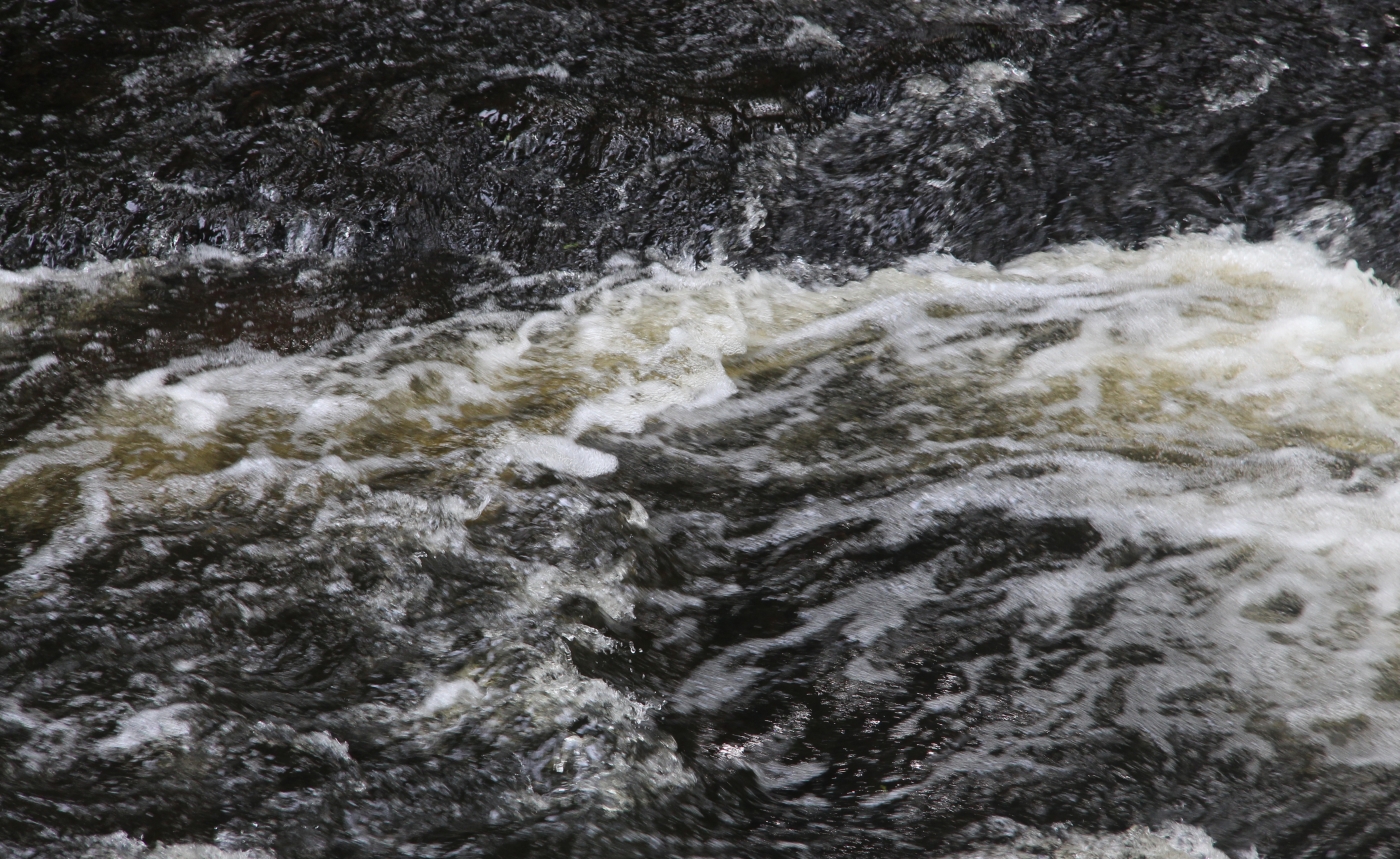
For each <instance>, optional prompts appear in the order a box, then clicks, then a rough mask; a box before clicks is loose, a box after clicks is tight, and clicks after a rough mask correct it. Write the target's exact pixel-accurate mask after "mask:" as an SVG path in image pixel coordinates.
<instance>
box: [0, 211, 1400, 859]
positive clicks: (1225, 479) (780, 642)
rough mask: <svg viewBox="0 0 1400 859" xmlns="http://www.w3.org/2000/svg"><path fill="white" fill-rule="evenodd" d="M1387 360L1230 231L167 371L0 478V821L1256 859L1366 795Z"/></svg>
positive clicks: (616, 268) (1395, 638)
mask: <svg viewBox="0 0 1400 859" xmlns="http://www.w3.org/2000/svg"><path fill="white" fill-rule="evenodd" d="M203 264H204V265H206V266H230V265H232V266H236V265H238V264H239V261H238V260H229V259H225V258H217V259H215V260H212V261H206V262H204V263H203ZM306 276H307V275H306V273H305V272H303V277H306ZM56 277H58V275H56V274H54V273H52V272H42V271H41V272H35V273H32V274H31V275H28V276H25V277H14V278H12V281H11V289H12V290H13V292H12V298H11V301H12V304H11V307H12V308H22V307H23V306H24V304H25V299H26V296H27V295H29V293H30V292H32V291H35V290H50V291H52V290H54V289H56V288H57V287H56V286H55V285H54V283H53V280H54V278H56ZM63 277H65V278H68V279H69V280H71V281H74V282H79V281H82V280H83V279H84V277H86V278H88V281H89V289H88V290H87V291H85V292H82V291H81V290H80V292H81V293H82V295H83V296H84V301H76V300H75V301H74V302H73V303H72V304H71V307H72V308H73V309H72V310H71V312H72V313H74V314H79V315H82V314H95V315H100V314H102V312H103V307H104V306H105V305H106V304H107V303H109V302H111V301H113V300H117V298H115V297H114V296H115V295H118V294H119V290H118V289H117V288H116V287H115V286H113V285H112V284H113V283H114V281H113V277H115V275H113V274H112V272H110V271H107V270H100V271H96V272H90V273H88V274H87V275H83V274H76V273H75V274H67V275H63ZM104 277H105V281H104ZM117 280H120V278H119V277H117ZM103 283H106V284H107V287H106V291H105V292H104V291H103V286H102V284H103ZM98 348H101V347H98ZM49 363H52V361H47V362H46V361H45V360H43V359H40V360H36V361H35V362H34V363H33V367H32V368H31V369H30V370H29V371H28V372H30V373H32V374H42V373H44V372H45V369H46V367H47V365H48V364H49ZM1397 364H1400V305H1397V302H1396V299H1395V297H1394V295H1393V293H1392V292H1391V290H1390V289H1389V287H1386V286H1385V285H1383V284H1381V283H1379V282H1377V281H1376V280H1375V279H1374V278H1373V277H1372V276H1370V275H1369V274H1366V273H1363V272H1361V271H1360V270H1358V269H1357V268H1356V266H1355V265H1354V264H1351V265H1348V266H1345V267H1343V266H1338V265H1335V264H1332V263H1329V261H1328V260H1327V259H1326V258H1325V257H1324V256H1323V255H1322V254H1321V253H1320V252H1319V251H1317V250H1316V249H1315V248H1313V247H1312V246H1311V245H1308V244H1305V243H1302V242H1298V241H1294V240H1279V241H1276V242H1272V243H1264V244H1247V243H1245V242H1243V241H1242V240H1240V239H1239V238H1238V237H1237V236H1232V235H1229V234H1226V233H1222V234H1217V235H1212V236H1188V237H1181V238H1176V239H1170V240H1163V241H1160V242H1158V243H1156V244H1154V245H1152V246H1151V247H1148V248H1145V249H1143V250H1138V251H1121V250H1114V249H1111V248H1109V247H1106V246H1103V245H1098V244H1088V245H1081V246H1077V247H1073V248H1067V249H1063V250H1057V251H1052V252H1047V253H1043V254H1037V255H1033V256H1030V257H1025V258H1022V259H1020V260H1016V261H1014V262H1012V263H1009V264H1007V265H1005V266H1002V267H1001V268H993V267H991V266H988V265H980V266H970V265H965V264H962V263H959V262H957V261H956V260H954V259H952V258H949V257H943V256H937V255H933V256H924V257H916V258H911V259H909V260H907V261H906V262H905V263H904V264H903V265H902V266H900V267H898V268H894V269H886V270H881V271H878V272H875V273H873V274H872V275H870V276H869V277H867V278H866V279H864V280H861V281H857V282H852V283H848V284H844V285H840V286H834V287H818V288H812V287H802V286H799V285H797V284H795V283H794V282H792V281H791V280H789V279H787V278H785V277H782V276H779V275H777V274H773V273H761V272H753V273H749V274H746V275H745V274H740V273H737V272H735V271H733V270H731V269H728V268H726V267H724V266H721V265H717V264H711V265H708V266H703V267H699V268H696V267H694V266H693V265H691V264H686V263H682V262H675V263H670V264H664V263H653V264H648V265H641V264H638V263H637V262H635V261H633V260H630V259H616V260H614V261H613V262H612V270H611V273H610V274H608V275H606V276H605V277H602V278H600V279H598V280H597V281H596V282H594V283H592V284H590V285H587V286H585V287H584V288H581V289H579V290H578V291H576V292H574V293H572V294H570V295H569V296H568V297H567V298H565V299H564V300H563V301H562V302H561V303H560V306H559V308H558V309H556V310H550V311H545V312H538V313H533V314H531V313H525V312H510V311H501V310H494V311H493V310H490V309H489V308H486V307H478V308H476V309H474V310H471V311H468V312H463V313H461V314H458V315H455V316H451V317H449V318H446V319H443V320H441V321H439V322H435V323H430V324H419V325H398V326H390V327H387V328H384V329H382V330H377V331H374V332H372V333H368V334H363V335H359V336H345V337H342V338H339V339H331V340H328V341H326V342H324V343H322V344H320V345H319V346H317V347H315V348H312V349H309V350H306V351H301V352H291V353H288V354H278V353H276V352H270V351H265V350H258V349H254V348H251V347H248V346H246V345H240V344H234V345H230V346H227V347H224V348H220V349H212V350H208V351H202V352H198V353H197V354H195V355H193V356H190V357H184V358H179V359H176V360H173V361H171V362H170V363H168V364H164V365H162V366H159V367H157V368H154V369H151V370H148V371H145V372H143V373H139V374H136V375H134V376H131V377H127V378H119V379H114V380H112V381H110V382H108V383H107V384H106V385H105V387H103V388H102V390H101V392H100V394H98V395H96V396H95V397H93V398H92V401H91V402H90V403H88V404H86V405H85V406H83V407H82V408H79V409H77V410H75V411H74V412H73V413H71V414H69V415H67V416H65V417H64V418H63V419H62V420H60V421H57V422H55V423H53V424H51V425H49V426H48V427H46V428H44V429H42V430H39V431H35V432H32V433H31V434H29V436H28V437H27V438H26V439H25V440H24V441H23V442H22V443H21V444H19V445H17V446H16V447H15V448H14V449H13V450H11V451H10V452H9V453H8V454H7V455H6V458H5V463H4V466H3V470H0V493H2V494H0V498H2V499H3V510H4V513H5V517H6V521H7V522H8V523H13V530H12V531H11V533H12V534H17V535H20V536H19V538H18V539H14V538H13V537H12V543H13V544H14V546H13V549H12V551H13V554H14V557H15V559H16V561H15V569H14V571H13V572H11V573H10V574H8V576H7V577H6V579H5V585H6V590H5V599H6V608H7V620H6V625H5V656H4V659H5V663H4V665H5V670H4V676H5V678H6V688H5V699H4V700H5V704H4V709H3V711H0V712H3V719H4V721H3V724H4V726H5V733H4V738H5V743H6V748H7V754H6V758H5V762H4V778H3V780H0V786H2V789H3V790H4V796H3V803H0V808H3V814H4V815H5V818H6V821H7V826H8V828H9V831H10V832H11V833H14V834H15V835H18V836H19V837H20V838H21V839H23V840H26V841H29V840H32V839H33V836H34V834H36V833H42V832H44V831H48V832H51V833H53V835H54V836H62V835H63V834H64V833H67V838H68V839H69V840H63V839H62V838H61V839H60V841H59V842H58V843H60V844H66V845H67V846H66V847H64V848H62V849H67V850H76V849H79V845H84V844H85V845H88V846H87V847H86V848H83V849H89V850H91V851H96V852H95V853H94V855H106V854H103V853H102V852H101V851H103V850H107V851H109V852H111V851H116V853H115V854H113V855H124V854H122V853H121V851H123V850H125V851H127V853H131V855H137V854H139V853H140V850H141V849H142V848H140V847H139V845H138V844H137V843H136V842H134V841H130V840H123V839H133V838H137V837H140V838H144V839H146V841H148V842H150V843H152V844H154V843H156V842H171V841H176V840H184V839H187V838H189V837H190V836H192V835H199V836H201V839H200V840H204V839H208V840H209V841H212V842H213V843H216V844H219V845H222V846H223V847H224V848H227V849H249V850H256V849H271V850H275V851H277V852H278V854H279V855H288V856H300V855H322V854H325V853H326V851H332V853H331V854H329V855H339V854H337V853H335V851H339V853H340V854H346V851H349V853H348V854H346V855H358V854H357V853H356V851H359V852H360V853H364V854H366V855H377V854H378V853H379V852H385V851H389V852H393V851H395V850H397V851H400V852H401V853H402V854H405V855H424V856H435V855H449V854H450V855H458V853H453V852H452V851H458V852H460V851H462V850H465V851H467V852H466V853H464V854H461V855H475V853H477V852H483V851H484V852H486V853H491V854H510V853H512V852H513V851H517V852H518V851H522V850H523V851H525V852H527V853H532V854H533V853H536V852H541V851H543V852H546V853H548V852H556V851H558V852H569V851H572V852H575V853H578V854H580V855H628V854H633V853H635V854H638V855H655V854H670V853H675V854H677V855H710V854H714V855H733V854H734V853H736V852H738V853H743V854H746V855H769V854H772V855H785V854H786V853H790V852H794V851H797V852H805V853H816V854H820V855H825V854H827V853H833V852H838V851H841V852H846V851H850V850H865V851H875V852H879V853H884V854H892V853H900V852H905V851H911V850H913V851H917V850H920V849H934V850H937V851H943V852H950V851H956V850H960V849H973V848H974V847H976V845H978V844H986V843H998V844H1001V845H1002V846H1000V847H998V848H996V849H999V850H1011V851H1013V852H1014V851H1018V850H1019V851H1023V852H1028V853H1031V854H1034V853H1037V852H1047V851H1054V850H1059V851H1060V852H1064V851H1076V850H1080V851H1082V850H1087V851H1089V852H1090V853H1092V854H1094V855H1098V854H1099V853H1102V852H1104V851H1108V852H1109V853H1112V851H1114V850H1132V849H1137V850H1145V849H1148V848H1146V847H1142V846H1141V845H1139V847H1137V848H1133V847H1131V846H1124V842H1121V841H1113V842H1109V845H1110V846H1104V845H1103V844H1099V843H1098V842H1094V841H1093V839H1092V837H1089V836H1087V835H1071V834H1068V833H1067V832H1060V831H1058V830H1055V829H1053V826H1054V825H1056V824H1059V825H1064V824H1070V825H1077V826H1079V827H1081V828H1082V829H1083V831H1085V832H1093V831H1096V830H1100V829H1102V828H1105V827H1107V828H1109V829H1115V828H1118V827H1122V826H1127V825H1129V824H1134V823H1148V824H1151V823H1158V824H1163V823H1166V822H1168V821H1171V820H1177V819H1186V820H1190V821H1192V822H1195V823H1202V824H1205V825H1206V826H1207V829H1208V831H1211V832H1212V834H1214V835H1215V836H1216V837H1217V838H1218V839H1222V840H1223V841H1225V842H1228V843H1231V844H1234V845H1235V846H1236V847H1237V848H1239V849H1244V848H1247V847H1249V846H1250V845H1251V844H1254V843H1256V842H1266V843H1267V842H1272V843H1273V844H1275V845H1277V846H1278V849H1280V850H1281V851H1283V850H1290V849H1298V848H1297V847H1296V846H1294V845H1296V844H1298V843H1302V844H1304V845H1307V844H1308V843H1310V842H1313V841H1318V840H1321V838H1322V837H1324V834H1319V833H1318V832H1316V831H1314V829H1313V828H1312V827H1315V826H1316V825H1317V824H1316V820H1315V818H1316V816H1317V815H1316V812H1315V811H1314V808H1315V807H1316V806H1317V805H1318V804H1319V803H1325V802H1335V801H1337V799H1341V798H1343V797H1345V798H1347V800H1348V801H1354V802H1356V803H1357V806H1358V807H1357V808H1356V810H1355V811H1354V812H1349V811H1347V810H1345V809H1337V810H1334V811H1333V812H1332V813H1331V814H1330V815H1329V816H1328V817H1329V818H1335V817H1340V818H1342V820H1343V821H1345V822H1344V823H1338V822H1337V821H1335V820H1331V819H1329V820H1328V821H1327V823H1328V825H1331V826H1343V825H1345V826H1352V827H1363V826H1364V816H1367V815H1369V814H1373V813H1374V811H1373V808H1374V806H1375V804H1376V803H1384V802H1389V801H1392V800H1391V798H1392V796H1393V790H1394V788H1391V787H1388V786H1387V785H1388V783H1389V778H1390V777H1389V776H1387V775H1386V774H1387V773H1390V772H1392V771H1393V770H1394V768H1396V767H1397V766H1400V704H1397V703H1396V702H1397V701H1400V628H1397V626H1400V621H1398V620H1397V618H1400V586H1397V580H1396V579H1395V577H1394V574H1393V568H1392V564H1393V558H1394V557H1395V555H1396V551H1397V548H1400V507H1397V503H1396V500H1395V499H1396V497H1397V493H1400V487H1398V486H1397V480H1396V472H1397V469H1396V465H1397V462H1400V459H1397V453H1400V450H1398V448H1400V429H1398V428H1400V373H1397ZM1366 803H1370V804H1371V808H1367V807H1366ZM1353 816H1356V817H1360V818H1361V819H1358V820H1352V818H1353ZM1026 826H1031V827H1032V828H1031V829H1026ZM1035 827H1040V828H1035ZM1045 827H1051V828H1050V829H1045ZM26 832H27V836H26V835H25V834H22V833H26ZM83 833H86V836H87V840H84V837H82V834H83ZM112 833H126V834H125V835H121V834H112ZM94 836H109V837H107V838H106V839H105V840H103V839H102V838H97V839H96V840H92V837H94ZM74 837H77V840H71V839H72V838H74ZM1086 837H1089V841H1087V842H1086V841H1083V839H1084V838H1086ZM1095 837H1096V836H1095ZM1126 837H1128V838H1129V839H1130V840H1131V839H1133V838H1136V839H1138V840H1139V841H1141V840H1142V839H1148V840H1149V841H1151V839H1154V838H1155V839H1157V841H1155V842H1152V844H1153V845H1157V846H1152V847H1151V849H1153V850H1157V849H1160V850H1169V849H1178V847H1180V845H1178V847H1171V844H1172V843H1174V842H1172V841H1171V839H1173V838H1175V839H1177V840H1178V841H1180V840H1181V839H1186V840H1185V841H1183V842H1181V843H1183V844H1187V845H1188V846H1189V845H1192V844H1194V845H1196V846H1195V847H1190V849H1187V850H1186V852H1187V853H1188V854H1189V855H1204V854H1202V853H1201V851H1207V852H1208V851H1209V849H1212V848H1211V847H1210V842H1209V839H1207V840H1205V841H1204V842H1202V841H1201V838H1202V837H1203V836H1200V835H1193V834H1192V832H1191V831H1188V830H1162V831H1161V832H1160V833H1159V834H1157V835H1149V834H1147V833H1146V831H1145V830H1142V831H1139V830H1134V831H1133V833H1131V834H1130V835H1129V836H1126ZM1325 837H1335V836H1330V835H1326V836H1325ZM1347 837H1350V838H1353V839H1364V838H1365V834H1364V833H1360V834H1348V836H1347ZM1018 839H1019V840H1018ZM1074 839H1080V840H1079V841H1076V840H1074ZM1023 842H1024V843H1023ZM1157 842H1160V845H1158V844H1157ZM1047 844H1048V846H1046V845H1047ZM1086 844H1087V845H1089V846H1085V845H1086ZM1095 844H1098V846H1094V845H1095ZM1076 845H1078V846H1076ZM977 849H983V850H985V849H991V848H987V847H982V848H977ZM1181 849H1186V848H1181ZM132 851H135V852H132ZM1192 851H1195V852H1194V853H1193V852H1192ZM171 855H174V854H171ZM1173 855H1175V854H1173Z"/></svg>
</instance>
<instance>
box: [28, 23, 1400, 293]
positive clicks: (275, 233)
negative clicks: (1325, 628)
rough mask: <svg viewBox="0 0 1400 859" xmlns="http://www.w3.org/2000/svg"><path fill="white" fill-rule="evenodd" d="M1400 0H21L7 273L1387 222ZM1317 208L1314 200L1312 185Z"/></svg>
mask: <svg viewBox="0 0 1400 859" xmlns="http://www.w3.org/2000/svg"><path fill="white" fill-rule="evenodd" d="M1398 33H1400V28H1398V27H1397V24H1396V10H1394V9H1391V8H1390V7H1389V6H1387V5H1386V4H1383V3H1328V4H1321V3H1305V2H1288V3H1268V4H1207V3H1188V4H1185V5H1183V4H1179V3H1143V4H1129V5H1121V6H1119V5H1115V4H1108V3H1089V4H1085V5H1083V6H1070V5H1065V4H1058V3H1048V2H1047V3H1023V4H1020V5H1016V6H1012V5H998V6H992V5H989V4H970V3H917V2H900V3H890V4H865V3H841V4H823V3H807V2H802V3H797V2H783V3H766V4H761V5H753V4H737V3H734V4H726V3H710V2H705V3H661V4H655V3H638V4H632V3H622V4H617V3H609V4H602V5H596V4H529V3H521V2H476V3H470V2H462V3H433V2H422V3H419V2H357V3H351V4H339V3H337V4H320V3H314V2H308V3H301V2H298V3H293V4H292V5H290V6H288V5H287V4H271V5H269V4H263V3H235V4H222V5H218V6H207V5H190V4H160V3H155V4H142V5H141V6H140V7H139V8H138V7H131V6H128V5H124V4H105V3H96V4H94V3H83V4H74V3H66V2H56V3H44V4H36V3H27V2H21V3H17V4H15V5H14V6H13V7H12V12H11V13H10V14H8V15H6V16H5V20H4V22H3V24H0V42H3V44H4V46H5V48H4V52H5V60H4V63H5V67H6V73H5V74H4V76H3V82H2V83H0V116H3V117H4V126H5V128H6V129H7V133H6V134H5V135H4V136H3V137H0V159H3V164H4V168H3V170H4V175H5V181H4V184H3V190H2V191H0V193H3V197H2V198H0V199H2V200H3V212H4V214H3V221H0V265H4V266H5V267H7V268H11V269H14V268H21V267H26V266H31V265H35V264H40V263H44V264H72V263H74V262H78V261H82V260H91V259H94V258H96V257H97V256H99V255H105V256H107V257H111V258H118V257H122V258H125V257H135V256H144V255H168V254H170V253H172V252H174V251H177V250H179V249H181V248H187V247H189V246H192V245H196V244H200V243H205V244H212V245H216V246H219V247H222V248H226V249H229V250H236V251H245V252H259V253H260V252H279V253H289V254H332V255H337V256H349V257H354V258H359V259H381V258H384V257H386V256H394V255H409V256H421V255H422V254H424V253H426V252H443V253H445V254H447V255H449V256H450V257H453V258H456V259H458V260H460V261H462V263H463V264H470V263H471V262H472V261H473V260H476V259H478V258H481V257H488V258H499V259H500V260H503V261H505V262H506V263H507V264H509V265H513V266H515V267H517V268H518V269H519V270H521V271H524V272H535V271H542V270H547V269H554V268H560V267H573V268H596V267H597V266H598V265H599V264H600V263H601V262H603V261H604V260H606V259H607V258H608V257H609V256H611V255H612V254H614V253H616V252H618V251H628V252H632V253H638V252H642V251H646V250H648V249H655V250H659V251H660V252H662V253H665V254H667V255H676V254H681V253H693V254H695V255H697V256H699V257H702V258H703V257H707V256H708V255H710V254H711V253H713V252H714V251H715V249H716V248H722V249H723V252H724V253H726V254H728V255H729V256H730V257H731V258H732V259H736V260H749V261H753V262H758V261H763V262H765V263H772V262H775V261H778V262H781V261H791V260H793V259H797V258H801V259H803V260H806V261H808V262H809V263H823V264H834V265H838V266H845V265H871V264H877V263H883V262H888V261H889V260H891V259H894V258H897V257H898V256H900V255H903V254H907V253H910V252H920V251H923V250H927V249H929V248H939V249H944V250H947V251H949V252H951V253H954V254H956V255H958V256H960V257H962V258H965V259H971V260H981V259H988V260H993V261H1000V260H1005V259H1008V258H1010V257H1012V256H1015V255H1018V254H1021V253H1025V252H1027V251H1031V250H1035V249H1038V248H1041V247H1044V246H1045V245H1047V244H1049V243H1055V242H1061V243H1063V242H1074V241H1079V240H1083V239H1090V238H1101V239H1106V240H1109V241H1114V242H1124V243H1129V244H1131V243H1135V242H1139V241H1142V240H1143V239H1146V238H1149V237H1152V236H1157V235H1162V234H1164V233H1167V232H1170V231H1173V230H1194V229H1201V228H1207V227H1210V226H1212V225H1215V224H1219V223H1224V222H1233V223H1243V224H1245V225H1247V228H1248V230H1249V234H1250V235H1251V236H1252V237H1256V238H1265V237H1268V236H1270V235H1272V234H1273V233H1274V232H1275V231H1277V230H1279V229H1294V228H1296V227H1297V226H1298V224H1299V223H1300V222H1302V223H1304V224H1305V225H1311V227H1313V228H1321V229H1323V230H1324V231H1331V232H1333V233H1335V232H1337V231H1338V230H1340V229H1341V228H1343V227H1347V226H1352V227H1356V229H1355V230H1354V231H1353V236H1354V237H1353V245H1354V247H1352V248H1351V252H1352V253H1353V254H1356V255H1359V258H1360V259H1361V260H1362V262H1363V264H1366V265H1372V266H1375V267H1376V268H1377V270H1378V271H1380V272H1381V273H1382V274H1383V275H1386V276H1389V275H1393V274H1394V273H1395V272H1396V271H1397V270H1400V257H1396V256H1395V251H1394V250H1393V248H1391V247H1390V246H1389V245H1388V244H1387V243H1385V241H1384V237H1386V236H1389V235H1393V234H1394V232H1395V229H1394V226H1395V224H1394V218H1395V214H1394V211H1393V209H1394V207H1393V206H1392V197H1393V196H1394V187H1393V186H1394V185H1395V183H1396V181H1397V180H1396V178H1395V177H1396V167H1395V165H1396V157H1397V155H1396V152H1397V149H1396V145H1395V129H1394V128H1393V127H1392V126H1394V124H1395V123H1394V116H1392V114H1394V113H1395V112H1396V108H1395V106H1394V105H1392V104H1391V101H1392V96H1391V93H1394V92H1396V91H1397V89H1400V88H1397V86H1396V83H1397V80H1400V78H1397V75H1400V59H1397V56H1396V50H1397V49H1396V48H1395V44H1396V37H1397V34H1398ZM1319 207H1321V208H1319Z"/></svg>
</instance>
